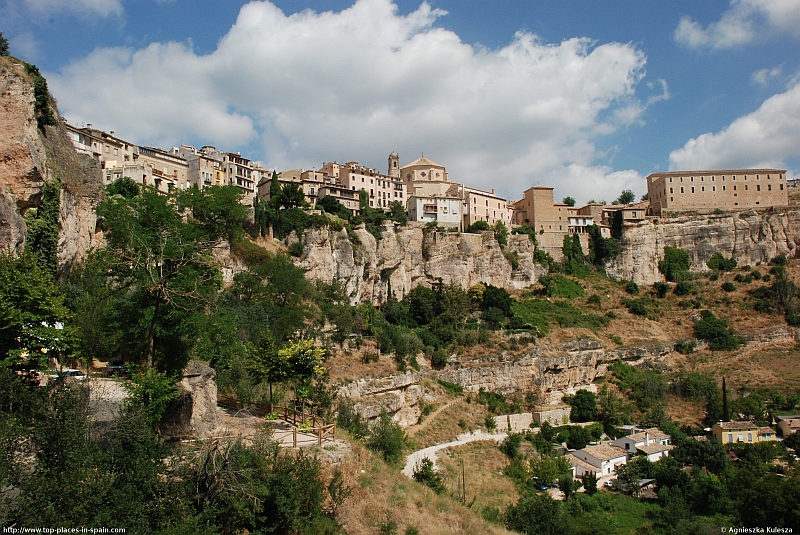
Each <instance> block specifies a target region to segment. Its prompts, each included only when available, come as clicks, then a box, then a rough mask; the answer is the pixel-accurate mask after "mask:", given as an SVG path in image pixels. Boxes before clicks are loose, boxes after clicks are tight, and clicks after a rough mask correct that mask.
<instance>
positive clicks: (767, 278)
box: [761, 273, 772, 282]
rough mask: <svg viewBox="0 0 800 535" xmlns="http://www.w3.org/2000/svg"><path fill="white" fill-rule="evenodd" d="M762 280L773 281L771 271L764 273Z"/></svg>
mask: <svg viewBox="0 0 800 535" xmlns="http://www.w3.org/2000/svg"><path fill="white" fill-rule="evenodd" d="M761 280H763V281H764V282H769V281H771V280H772V275H770V274H769V273H767V274H766V275H764V276H763V277H762V278H761Z"/></svg>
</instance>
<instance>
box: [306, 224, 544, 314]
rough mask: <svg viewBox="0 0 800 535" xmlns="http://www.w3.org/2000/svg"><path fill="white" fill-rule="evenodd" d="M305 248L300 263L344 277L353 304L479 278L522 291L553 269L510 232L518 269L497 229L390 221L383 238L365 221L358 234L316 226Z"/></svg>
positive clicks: (315, 274)
mask: <svg viewBox="0 0 800 535" xmlns="http://www.w3.org/2000/svg"><path fill="white" fill-rule="evenodd" d="M303 246H304V249H303V255H302V257H301V258H300V259H299V260H298V265H300V266H301V267H302V268H303V269H305V271H306V277H307V278H309V279H310V280H323V281H326V282H329V281H332V280H338V281H339V282H341V283H342V285H343V286H344V287H345V289H346V291H347V294H348V295H349V296H350V302H351V304H353V305H357V304H359V303H363V302H369V303H374V304H380V303H383V302H385V301H386V300H387V298H388V297H389V295H390V294H391V293H394V295H395V297H396V298H397V299H402V298H403V296H404V295H405V294H407V293H408V292H409V291H411V290H412V289H413V288H414V287H415V286H418V285H420V284H422V285H425V286H432V285H433V284H435V283H436V282H437V281H439V280H441V281H442V282H443V283H445V284H449V283H455V284H458V285H459V286H461V287H462V288H465V289H466V288H469V287H470V286H472V285H474V284H477V283H479V282H482V283H486V284H492V285H494V286H499V287H502V288H506V289H509V290H511V289H519V288H525V287H527V286H530V285H531V284H533V283H535V282H536V281H537V280H538V278H539V277H541V276H542V275H544V274H545V273H547V269H546V268H545V267H544V266H541V265H539V264H535V263H534V262H533V252H534V246H533V243H532V242H531V241H530V239H529V238H528V237H527V236H525V235H511V236H509V243H508V246H507V247H506V251H507V252H508V253H510V254H511V255H514V256H515V262H516V264H517V267H516V269H514V268H512V263H511V261H510V260H509V259H507V258H506V256H505V255H504V251H503V249H502V248H501V247H500V245H499V244H498V243H497V240H495V238H494V235H493V233H492V232H483V233H481V234H466V233H454V232H437V231H436V230H435V229H429V228H425V226H424V225H422V224H419V223H410V224H409V225H407V226H399V225H395V224H393V223H391V222H388V223H385V224H384V225H383V227H382V239H381V240H376V239H375V237H374V236H373V235H372V234H370V233H369V232H367V230H366V229H365V228H364V226H363V225H360V226H358V227H356V228H355V230H354V231H353V235H352V237H351V236H350V235H348V233H347V231H346V230H344V229H342V230H340V231H334V230H329V229H327V228H321V229H320V228H312V229H308V230H306V231H305V233H304V234H303Z"/></svg>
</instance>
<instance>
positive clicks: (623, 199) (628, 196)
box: [614, 189, 636, 204]
mask: <svg viewBox="0 0 800 535" xmlns="http://www.w3.org/2000/svg"><path fill="white" fill-rule="evenodd" d="M635 200H636V195H634V194H633V192H632V191H631V190H629V189H626V190H623V191H622V193H620V194H619V197H617V200H616V201H614V204H631V203H632V202H633V201H635Z"/></svg>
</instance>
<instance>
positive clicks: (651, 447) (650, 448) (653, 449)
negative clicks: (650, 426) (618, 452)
mask: <svg viewBox="0 0 800 535" xmlns="http://www.w3.org/2000/svg"><path fill="white" fill-rule="evenodd" d="M674 447H675V446H673V445H671V444H668V445H666V446H665V445H663V444H659V443H658V442H656V443H655V444H648V445H647V446H638V447H637V448H636V449H637V450H639V451H641V452H643V453H646V454H647V455H651V454H653V453H659V452H662V451H669V450H671V449H672V448H674Z"/></svg>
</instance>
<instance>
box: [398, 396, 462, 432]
mask: <svg viewBox="0 0 800 535" xmlns="http://www.w3.org/2000/svg"><path fill="white" fill-rule="evenodd" d="M457 401H458V400H457V399H454V400H451V401H448V402H447V403H445V404H444V405H442V406H441V407H439V408H438V409H436V410H435V411H433V412H432V413H430V414H429V415H428V416H427V417H426V418H425V420H424V421H423V422H422V423H418V424H414V425H412V426H410V427H408V428H407V429H406V435H408V436H410V437H413V436H414V435H416V434H417V433H419V432H420V431H422V430H423V429H425V428H426V427H428V425H430V423H431V422H432V421H433V420H434V418H436V417H437V416H439V413H441V412H442V411H445V410H447V409H449V408H450V407H451V406H452V405H453V404H454V403H455V402H457Z"/></svg>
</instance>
